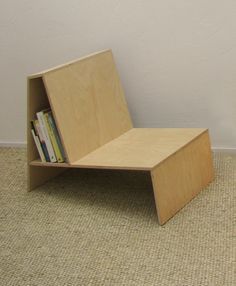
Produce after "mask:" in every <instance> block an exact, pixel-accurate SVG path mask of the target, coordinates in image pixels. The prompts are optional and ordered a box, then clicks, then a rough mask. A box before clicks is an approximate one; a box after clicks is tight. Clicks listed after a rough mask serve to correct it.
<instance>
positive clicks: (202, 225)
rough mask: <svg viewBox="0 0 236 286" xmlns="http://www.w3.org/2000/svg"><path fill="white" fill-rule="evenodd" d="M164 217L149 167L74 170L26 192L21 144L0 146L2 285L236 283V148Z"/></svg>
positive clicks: (219, 158)
mask: <svg viewBox="0 0 236 286" xmlns="http://www.w3.org/2000/svg"><path fill="white" fill-rule="evenodd" d="M214 160H215V168H216V179H215V181H214V183H212V184H211V185H210V186H209V187H208V188H207V189H205V190H204V191H203V192H202V193H201V194H200V195H199V196H198V197H197V198H195V199H194V200H193V201H192V202H191V203H190V204H188V205H187V206H186V207H185V208H184V209H183V210H182V211H180V212H179V213H178V214H177V215H176V216H175V217H174V218H173V219H171V220H170V221H169V222H168V223H167V224H166V225H164V226H163V227H161V226H159V225H158V223H157V219H156V213H155V205H154V199H153V194H152V188H151V183H150V179H149V176H148V175H147V174H146V173H136V172H121V171H118V172H117V171H116V172H115V171H102V172H100V171H99V172H98V171H92V170H90V171H89V170H72V171H69V172H67V173H65V174H64V175H63V176H61V177H59V178H58V179H56V180H53V181H51V182H49V183H47V184H46V185H44V186H42V187H40V188H38V189H37V190H35V191H33V192H30V193H27V192H26V183H27V179H26V161H25V151H24V150H22V149H18V150H17V149H11V148H2V149H0V162H1V164H0V285H3V286H10V285H11V286H13V285H14V286H18V285H22V286H28V285H30V286H33V285H34V286H35V285H43V286H50V285H62V286H64V285H68V286H71V285H73V286H74V285H82V286H83V285H85V286H87V285H108V286H112V285H119V286H122V285H125V286H126V285H127V286H129V285H133V286H139V285H141V286H145V285H148V286H149V285H158V286H159V285H160V286H172V285H178V286H185V285H186V286H191V285H196V286H205V285H207V286H208V285H212V286H218V285H219V286H223V285H236V280H235V258H236V247H235V246H236V245H235V243H236V239H235V238H236V236H235V227H236V221H235V212H236V203H235V194H236V192H235V191H236V155H229V154H217V155H215V157H214Z"/></svg>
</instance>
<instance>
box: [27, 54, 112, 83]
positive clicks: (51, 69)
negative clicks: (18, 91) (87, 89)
mask: <svg viewBox="0 0 236 286" xmlns="http://www.w3.org/2000/svg"><path fill="white" fill-rule="evenodd" d="M107 52H110V53H112V50H111V49H105V50H101V51H99V52H94V53H91V54H89V55H86V56H83V57H80V58H78V59H74V60H71V61H69V62H67V63H64V64H62V65H57V66H55V67H53V68H49V69H46V70H43V71H41V72H38V73H34V74H31V75H29V76H28V78H29V79H33V78H37V77H41V76H43V75H44V74H46V73H49V72H52V71H54V70H58V69H61V68H64V67H66V66H69V65H71V64H74V63H76V62H78V61H83V60H86V59H87V58H90V57H93V56H97V55H99V54H102V53H107Z"/></svg>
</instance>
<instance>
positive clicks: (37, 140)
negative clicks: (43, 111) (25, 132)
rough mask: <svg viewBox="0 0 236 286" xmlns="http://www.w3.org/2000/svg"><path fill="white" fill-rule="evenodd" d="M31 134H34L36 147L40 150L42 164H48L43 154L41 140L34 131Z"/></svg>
mask: <svg viewBox="0 0 236 286" xmlns="http://www.w3.org/2000/svg"><path fill="white" fill-rule="evenodd" d="M31 132H32V134H33V138H34V142H35V145H36V147H37V149H38V152H39V156H40V158H41V161H42V162H46V159H45V156H44V154H43V149H42V146H41V144H40V141H39V138H38V136H37V135H35V133H34V129H31Z"/></svg>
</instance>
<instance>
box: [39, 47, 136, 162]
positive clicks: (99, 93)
mask: <svg viewBox="0 0 236 286" xmlns="http://www.w3.org/2000/svg"><path fill="white" fill-rule="evenodd" d="M40 76H42V79H43V83H44V86H45V89H46V93H47V96H48V99H49V103H50V106H51V109H52V111H53V115H54V118H55V121H56V124H57V127H58V129H59V133H60V135H61V139H62V142H63V146H64V148H65V152H66V154H67V158H68V161H69V162H70V163H72V162H74V161H76V160H78V159H80V158H82V157H83V156H85V155H87V154H88V153H90V152H92V151H93V150H95V149H97V148H99V147H100V146H102V145H104V144H106V143H107V142H109V141H111V140H113V139H114V138H117V137H118V136H120V135H121V134H123V133H125V132H126V131H128V130H130V129H131V128H132V121H131V118H130V114H129V111H128V107H127V104H126V100H125V96H124V92H123V89H122V86H121V82H120V79H119V76H118V73H117V70H116V66H115V62H114V59H113V55H112V51H111V50H106V51H103V52H99V53H96V54H93V55H90V56H87V57H85V58H81V59H79V60H76V61H74V62H71V63H68V64H65V65H63V66H60V67H57V68H55V69H51V70H48V71H45V72H43V73H41V74H40Z"/></svg>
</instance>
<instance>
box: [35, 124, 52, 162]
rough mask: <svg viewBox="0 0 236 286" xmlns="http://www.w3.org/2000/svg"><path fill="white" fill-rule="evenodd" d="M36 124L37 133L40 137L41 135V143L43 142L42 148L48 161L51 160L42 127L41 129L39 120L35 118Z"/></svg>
mask: <svg viewBox="0 0 236 286" xmlns="http://www.w3.org/2000/svg"><path fill="white" fill-rule="evenodd" d="M34 126H35V131H36V134H37V135H38V137H39V141H40V143H41V146H42V149H43V153H44V156H45V159H46V162H50V158H49V154H48V150H47V147H46V144H45V141H44V139H43V136H42V132H41V129H40V126H39V121H38V120H34Z"/></svg>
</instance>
